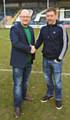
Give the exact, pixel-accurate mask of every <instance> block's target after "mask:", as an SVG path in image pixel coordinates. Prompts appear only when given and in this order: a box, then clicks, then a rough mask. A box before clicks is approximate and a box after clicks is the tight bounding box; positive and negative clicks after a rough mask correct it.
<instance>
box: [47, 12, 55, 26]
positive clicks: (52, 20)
mask: <svg viewBox="0 0 70 120" xmlns="http://www.w3.org/2000/svg"><path fill="white" fill-rule="evenodd" d="M46 21H47V23H48V24H49V25H53V24H55V23H56V14H55V13H54V12H53V11H49V12H47V14H46Z"/></svg>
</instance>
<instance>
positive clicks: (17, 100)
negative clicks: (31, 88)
mask: <svg viewBox="0 0 70 120" xmlns="http://www.w3.org/2000/svg"><path fill="white" fill-rule="evenodd" d="M31 69H32V65H31V64H29V65H27V66H25V67H24V68H23V69H22V68H15V67H13V81H14V88H13V92H14V106H15V107H20V106H21V103H22V100H23V99H24V98H25V96H26V92H27V86H28V78H29V75H30V72H31Z"/></svg>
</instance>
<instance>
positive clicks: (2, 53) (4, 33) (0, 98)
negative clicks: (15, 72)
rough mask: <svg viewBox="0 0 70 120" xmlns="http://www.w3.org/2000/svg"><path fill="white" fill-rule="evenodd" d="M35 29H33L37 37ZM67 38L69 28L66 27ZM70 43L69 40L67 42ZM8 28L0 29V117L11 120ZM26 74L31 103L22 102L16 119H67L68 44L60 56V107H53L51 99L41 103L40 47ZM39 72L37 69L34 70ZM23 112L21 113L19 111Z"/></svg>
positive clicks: (69, 96)
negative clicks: (61, 65) (61, 98)
mask: <svg viewBox="0 0 70 120" xmlns="http://www.w3.org/2000/svg"><path fill="white" fill-rule="evenodd" d="M38 32H39V30H35V36H36V37H37V35H38ZM68 34H69V38H70V30H68ZM69 46H70V42H69ZM10 49H11V44H10V39H9V29H0V120H15V118H14V116H13V114H14V109H13V80H12V72H11V71H10V70H11V66H10V65H9V61H10ZM33 71H35V72H36V73H32V74H31V75H30V81H29V88H28V93H27V94H29V95H32V97H33V98H34V100H33V101H32V102H24V103H23V104H22V115H21V117H20V118H19V120H70V83H69V82H70V47H69V48H68V51H67V54H66V56H65V58H64V64H63V73H65V74H64V75H62V82H63V109H62V110H57V109H56V108H55V100H54V99H53V100H50V101H48V102H47V103H41V102H40V98H41V97H42V96H43V95H44V94H45V92H46V84H45V80H44V77H43V74H42V73H39V72H40V71H42V55H41V48H40V49H39V50H38V51H37V53H36V59H35V61H34V64H33ZM38 71H39V72H38ZM23 113H24V114H23Z"/></svg>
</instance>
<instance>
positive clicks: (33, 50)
mask: <svg viewBox="0 0 70 120" xmlns="http://www.w3.org/2000/svg"><path fill="white" fill-rule="evenodd" d="M30 47H31V54H34V53H35V52H36V49H35V46H34V45H30Z"/></svg>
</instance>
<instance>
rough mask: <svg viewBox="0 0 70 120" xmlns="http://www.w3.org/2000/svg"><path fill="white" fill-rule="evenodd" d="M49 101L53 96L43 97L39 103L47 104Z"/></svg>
mask: <svg viewBox="0 0 70 120" xmlns="http://www.w3.org/2000/svg"><path fill="white" fill-rule="evenodd" d="M50 99H53V96H50V97H48V96H44V97H43V98H42V100H41V102H47V101H48V100H50Z"/></svg>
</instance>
